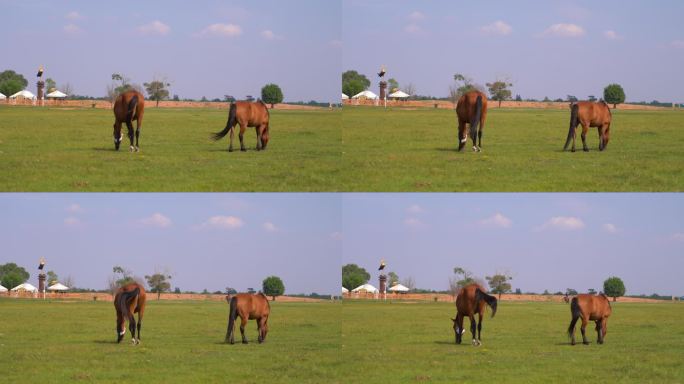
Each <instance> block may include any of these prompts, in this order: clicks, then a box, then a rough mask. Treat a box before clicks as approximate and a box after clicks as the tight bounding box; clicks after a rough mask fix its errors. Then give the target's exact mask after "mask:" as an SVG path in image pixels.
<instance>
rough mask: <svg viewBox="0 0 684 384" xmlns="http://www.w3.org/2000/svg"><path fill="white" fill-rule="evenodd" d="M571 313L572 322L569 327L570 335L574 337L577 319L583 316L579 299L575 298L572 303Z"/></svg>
mask: <svg viewBox="0 0 684 384" xmlns="http://www.w3.org/2000/svg"><path fill="white" fill-rule="evenodd" d="M570 312H571V313H572V321H570V326H569V327H568V335H570V336H572V331H573V330H574V329H575V324H577V319H579V318H580V316H581V315H582V313H581V311H580V307H579V302H578V301H577V297H573V298H572V300H571V301H570Z"/></svg>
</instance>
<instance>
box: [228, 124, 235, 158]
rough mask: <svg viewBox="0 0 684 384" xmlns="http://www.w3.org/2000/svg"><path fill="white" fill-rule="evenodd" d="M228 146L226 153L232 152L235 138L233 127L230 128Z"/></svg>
mask: <svg viewBox="0 0 684 384" xmlns="http://www.w3.org/2000/svg"><path fill="white" fill-rule="evenodd" d="M229 131H230V145H229V146H228V152H233V137H234V136H235V127H230V129H229Z"/></svg>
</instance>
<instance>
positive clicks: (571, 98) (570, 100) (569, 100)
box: [566, 95, 577, 103]
mask: <svg viewBox="0 0 684 384" xmlns="http://www.w3.org/2000/svg"><path fill="white" fill-rule="evenodd" d="M566 101H568V102H569V103H575V102H577V98H576V97H575V96H573V95H568V97H567V98H566Z"/></svg>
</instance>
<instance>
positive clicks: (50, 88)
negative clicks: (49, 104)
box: [45, 77, 57, 93]
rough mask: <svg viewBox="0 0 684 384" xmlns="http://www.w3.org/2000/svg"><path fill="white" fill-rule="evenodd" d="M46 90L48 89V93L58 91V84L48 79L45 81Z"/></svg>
mask: <svg viewBox="0 0 684 384" xmlns="http://www.w3.org/2000/svg"><path fill="white" fill-rule="evenodd" d="M45 89H47V93H50V92H54V91H56V90H57V82H55V81H54V80H52V79H51V78H49V77H48V78H47V79H45Z"/></svg>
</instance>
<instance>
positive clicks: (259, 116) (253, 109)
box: [212, 100, 270, 152]
mask: <svg viewBox="0 0 684 384" xmlns="http://www.w3.org/2000/svg"><path fill="white" fill-rule="evenodd" d="M269 117H270V115H269V113H268V108H267V107H266V104H264V102H263V101H261V100H259V101H257V102H254V103H252V102H248V101H236V102H234V103H231V104H230V109H229V111H228V123H226V127H225V128H224V129H223V131H221V132H217V133H214V134H213V135H212V138H213V139H214V140H219V139H220V138H222V137H224V136H226V134H228V132H230V146H228V152H233V135H234V131H235V124H240V134H239V135H238V136H239V137H240V150H241V151H246V149H245V144H244V142H243V140H242V138H243V136H244V134H245V130H247V127H254V128H255V129H256V134H257V147H256V149H257V151H260V150H262V149H266V145H267V144H268V120H269Z"/></svg>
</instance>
